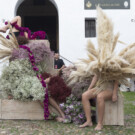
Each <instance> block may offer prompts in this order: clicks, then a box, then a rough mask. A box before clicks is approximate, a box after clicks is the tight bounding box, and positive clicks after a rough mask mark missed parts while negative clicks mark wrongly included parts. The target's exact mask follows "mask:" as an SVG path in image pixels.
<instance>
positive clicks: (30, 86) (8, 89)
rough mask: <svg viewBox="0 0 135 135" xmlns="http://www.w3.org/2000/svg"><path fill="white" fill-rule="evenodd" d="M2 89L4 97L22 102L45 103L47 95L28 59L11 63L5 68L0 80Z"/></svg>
mask: <svg viewBox="0 0 135 135" xmlns="http://www.w3.org/2000/svg"><path fill="white" fill-rule="evenodd" d="M39 70H40V67H39ZM38 72H39V73H40V72H41V71H38ZM24 87H25V88H24ZM0 89H1V90H2V92H3V95H4V97H7V96H8V95H12V96H13V98H14V99H18V100H22V101H29V100H42V101H43V99H44V94H45V93H44V88H43V87H42V85H41V83H40V81H39V79H38V78H37V77H36V73H35V72H34V71H33V69H32V66H31V63H30V62H29V60H28V59H22V60H14V61H11V62H10V63H9V66H7V67H5V69H4V70H3V73H2V76H1V78H0ZM31 91H32V93H31ZM31 94H32V95H31Z"/></svg>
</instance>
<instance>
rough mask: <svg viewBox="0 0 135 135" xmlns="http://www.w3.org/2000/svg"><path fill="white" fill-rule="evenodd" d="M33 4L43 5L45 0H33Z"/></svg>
mask: <svg viewBox="0 0 135 135" xmlns="http://www.w3.org/2000/svg"><path fill="white" fill-rule="evenodd" d="M33 5H35V6H41V5H45V0H33Z"/></svg>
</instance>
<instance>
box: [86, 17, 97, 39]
mask: <svg viewBox="0 0 135 135" xmlns="http://www.w3.org/2000/svg"><path fill="white" fill-rule="evenodd" d="M85 37H96V19H95V18H94V19H93V18H87V19H85Z"/></svg>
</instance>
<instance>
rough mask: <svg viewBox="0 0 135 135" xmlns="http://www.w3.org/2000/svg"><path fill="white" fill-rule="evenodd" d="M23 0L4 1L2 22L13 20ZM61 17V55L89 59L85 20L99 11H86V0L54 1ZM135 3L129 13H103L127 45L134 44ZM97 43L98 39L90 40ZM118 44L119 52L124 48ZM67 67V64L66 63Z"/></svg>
mask: <svg viewBox="0 0 135 135" xmlns="http://www.w3.org/2000/svg"><path fill="white" fill-rule="evenodd" d="M21 1H23V0H1V1H0V20H1V19H8V20H11V19H12V18H13V17H14V15H15V10H16V9H15V7H17V5H16V4H17V3H21ZM51 1H52V2H54V3H55V4H56V6H57V9H58V14H59V48H60V54H61V55H62V56H64V57H65V58H67V59H69V60H70V61H73V62H75V61H76V60H77V59H78V58H82V57H86V51H85V47H86V43H87V40H88V39H89V38H85V18H89V17H96V10H84V0H51ZM134 5H135V0H131V9H130V10H104V11H105V12H106V14H107V15H108V16H109V17H110V18H111V19H112V21H113V22H114V32H115V33H116V32H120V40H121V41H123V42H125V43H128V44H130V43H132V42H135V38H134V35H135V22H134V23H133V22H131V19H132V18H134V19H135V7H134ZM91 40H92V41H93V42H94V44H97V41H96V38H91ZM123 47H124V45H121V44H119V46H118V47H117V50H116V51H118V50H120V49H121V48H123ZM67 64H68V63H67Z"/></svg>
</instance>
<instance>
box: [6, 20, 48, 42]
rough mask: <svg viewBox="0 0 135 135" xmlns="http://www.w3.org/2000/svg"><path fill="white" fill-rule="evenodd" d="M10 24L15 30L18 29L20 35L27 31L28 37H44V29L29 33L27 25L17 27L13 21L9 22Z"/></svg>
mask: <svg viewBox="0 0 135 135" xmlns="http://www.w3.org/2000/svg"><path fill="white" fill-rule="evenodd" d="M5 25H8V22H5ZM11 25H12V26H14V27H15V28H16V29H17V30H19V31H20V35H21V36H24V32H27V33H28V37H29V39H31V40H32V39H36V38H37V37H38V38H39V39H45V37H46V33H45V31H36V32H34V33H33V34H31V30H30V29H29V28H27V27H19V26H18V25H17V22H14V23H11ZM7 39H9V36H7Z"/></svg>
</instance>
